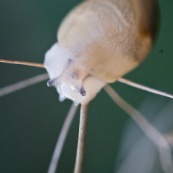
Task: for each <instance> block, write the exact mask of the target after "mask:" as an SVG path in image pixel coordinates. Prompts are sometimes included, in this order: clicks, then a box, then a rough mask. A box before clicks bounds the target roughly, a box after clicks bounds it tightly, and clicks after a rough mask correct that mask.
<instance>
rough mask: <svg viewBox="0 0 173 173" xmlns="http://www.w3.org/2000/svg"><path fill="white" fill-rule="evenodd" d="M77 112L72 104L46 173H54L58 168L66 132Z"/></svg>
mask: <svg viewBox="0 0 173 173" xmlns="http://www.w3.org/2000/svg"><path fill="white" fill-rule="evenodd" d="M76 111H77V106H75V105H74V103H72V105H71V107H70V109H69V112H68V114H67V116H66V119H65V121H64V124H63V126H62V129H61V132H60V135H59V137H58V139H57V142H56V145H55V149H54V152H53V155H52V159H51V162H50V165H49V169H48V173H55V172H56V169H57V167H58V163H59V159H60V156H61V153H62V150H63V146H64V143H65V140H66V137H67V134H68V131H69V129H70V126H71V124H72V121H73V119H74V116H75V114H76Z"/></svg>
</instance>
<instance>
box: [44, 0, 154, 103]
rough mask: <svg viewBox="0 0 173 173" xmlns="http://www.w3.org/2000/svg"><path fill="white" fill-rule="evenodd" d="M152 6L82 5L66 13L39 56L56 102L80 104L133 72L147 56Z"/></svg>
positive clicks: (144, 2)
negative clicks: (57, 96)
mask: <svg viewBox="0 0 173 173" xmlns="http://www.w3.org/2000/svg"><path fill="white" fill-rule="evenodd" d="M155 18H156V2H155V0H88V1H84V2H82V3H81V4H80V5H79V6H77V7H76V8H75V9H74V10H72V11H71V12H70V13H69V14H68V15H67V17H66V18H65V19H64V21H63V22H62V24H61V26H60V28H59V30H58V43H55V44H54V45H53V46H52V47H51V49H50V50H49V51H48V52H47V53H46V55H45V62H44V64H45V67H46V69H47V71H48V74H49V77H50V81H49V82H48V84H49V85H50V86H55V87H56V89H57V91H58V93H59V94H60V100H61V101H63V100H64V99H65V98H68V99H71V100H73V101H74V102H75V103H76V104H78V103H81V104H86V103H88V102H89V101H90V100H91V99H93V98H94V97H95V96H96V94H97V93H98V92H99V91H100V89H101V88H102V87H104V85H105V84H106V83H112V82H115V81H116V80H117V79H118V78H119V77H121V76H123V75H124V74H126V73H127V72H129V71H131V70H132V69H134V68H135V67H136V66H138V65H139V63H141V62H142V60H143V59H144V58H146V56H147V54H148V53H149V51H150V49H151V47H152V44H153V38H154V35H155V26H156V20H155Z"/></svg>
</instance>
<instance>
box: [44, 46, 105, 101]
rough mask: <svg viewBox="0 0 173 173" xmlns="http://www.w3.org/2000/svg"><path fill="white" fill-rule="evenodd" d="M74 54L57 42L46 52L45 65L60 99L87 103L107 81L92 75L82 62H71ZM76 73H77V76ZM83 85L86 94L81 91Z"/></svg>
mask: <svg viewBox="0 0 173 173" xmlns="http://www.w3.org/2000/svg"><path fill="white" fill-rule="evenodd" d="M72 56H73V55H71V54H70V53H69V52H67V51H66V50H65V49H64V48H63V47H61V46H60V45H59V44H58V43H55V44H54V45H53V46H52V47H51V48H50V50H48V51H47V52H46V54H45V61H44V65H45V67H46V69H47V71H48V74H49V77H50V80H53V86H55V88H56V89H57V91H58V93H59V95H60V101H63V100H64V99H66V98H68V99H70V100H72V101H74V102H75V103H76V104H79V103H81V104H85V103H87V102H89V101H90V100H91V99H93V98H94V97H95V96H96V94H97V93H98V92H99V91H100V89H101V88H102V87H103V86H104V85H105V83H104V82H102V81H101V80H99V79H98V78H96V77H94V76H92V75H90V74H89V72H87V71H86V70H85V69H84V68H83V67H82V66H80V64H76V63H75V62H73V61H71V62H70V63H69V61H70V59H71V57H72ZM74 73H77V74H76V76H74ZM81 87H84V89H85V92H86V95H82V94H81V93H80V88H81Z"/></svg>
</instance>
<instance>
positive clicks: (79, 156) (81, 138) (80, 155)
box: [74, 104, 88, 173]
mask: <svg viewBox="0 0 173 173" xmlns="http://www.w3.org/2000/svg"><path fill="white" fill-rule="evenodd" d="M87 112H88V105H87V104H86V105H81V109H80V123H79V134H78V145H77V153H76V162H75V167H74V173H81V172H82V167H83V160H84V147H85V138H86V127H87Z"/></svg>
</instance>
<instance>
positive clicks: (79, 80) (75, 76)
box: [47, 60, 91, 98]
mask: <svg viewBox="0 0 173 173" xmlns="http://www.w3.org/2000/svg"><path fill="white" fill-rule="evenodd" d="M90 76H91V75H90V74H88V72H86V71H85V70H84V69H83V68H81V67H79V66H78V65H76V64H75V63H74V62H73V61H72V60H69V61H68V63H67V65H66V68H64V70H63V72H62V73H61V75H59V76H57V77H55V78H53V79H50V80H48V82H47V86H48V87H53V86H54V87H56V88H59V90H61V91H62V92H64V93H62V95H64V96H65V97H67V98H68V97H69V95H70V92H78V93H79V94H80V95H81V96H82V97H84V96H86V95H87V92H86V89H85V87H84V86H85V81H86V80H87V79H88V78H89V77H90ZM62 88H63V89H62ZM64 88H66V89H64ZM67 90H68V92H67ZM67 93H68V94H67ZM71 94H73V93H71Z"/></svg>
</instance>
